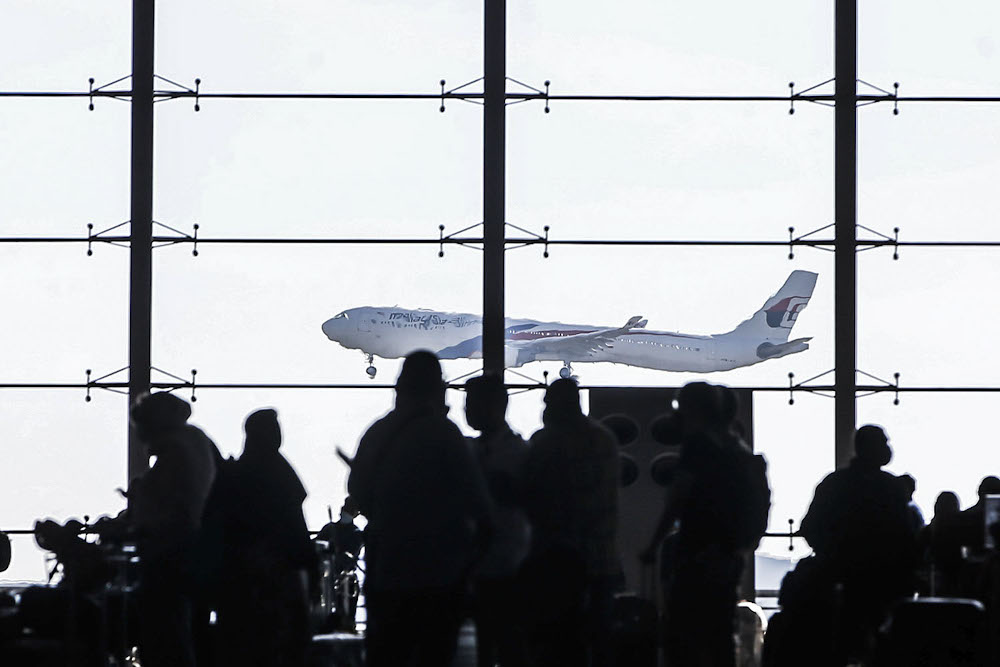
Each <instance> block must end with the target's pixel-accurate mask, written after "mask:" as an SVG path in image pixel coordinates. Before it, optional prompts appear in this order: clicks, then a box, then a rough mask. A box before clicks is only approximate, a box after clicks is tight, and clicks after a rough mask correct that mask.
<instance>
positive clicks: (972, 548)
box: [958, 475, 1000, 559]
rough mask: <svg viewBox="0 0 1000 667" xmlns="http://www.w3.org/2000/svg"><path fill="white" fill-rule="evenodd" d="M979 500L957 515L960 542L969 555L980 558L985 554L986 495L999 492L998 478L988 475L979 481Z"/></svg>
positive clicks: (999, 481) (999, 482) (999, 479)
mask: <svg viewBox="0 0 1000 667" xmlns="http://www.w3.org/2000/svg"><path fill="white" fill-rule="evenodd" d="M977 494H978V496H979V500H978V501H977V502H976V504H975V505H973V506H972V507H970V508H969V509H967V510H965V511H963V512H962V513H961V515H960V516H959V519H958V521H959V524H960V525H961V539H962V544H963V545H964V546H965V547H967V548H968V551H969V556H970V557H971V558H973V559H982V558H984V557H985V556H986V550H985V547H984V542H985V540H986V496H989V495H995V494H1000V478H997V477H994V476H993V475H989V476H988V477H984V478H983V481H982V482H980V483H979V489H978V490H977Z"/></svg>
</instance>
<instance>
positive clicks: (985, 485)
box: [979, 475, 1000, 500]
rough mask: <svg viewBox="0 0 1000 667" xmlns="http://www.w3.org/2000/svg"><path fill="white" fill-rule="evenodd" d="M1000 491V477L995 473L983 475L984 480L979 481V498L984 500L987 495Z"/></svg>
mask: <svg viewBox="0 0 1000 667" xmlns="http://www.w3.org/2000/svg"><path fill="white" fill-rule="evenodd" d="M998 493H1000V479H997V478H996V477H994V476H993V475H990V476H988V477H983V481H981V482H980V483H979V499H980V500H982V499H983V498H985V497H986V496H992V495H996V494H998Z"/></svg>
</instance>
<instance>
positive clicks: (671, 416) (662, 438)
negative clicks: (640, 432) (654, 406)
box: [649, 412, 681, 447]
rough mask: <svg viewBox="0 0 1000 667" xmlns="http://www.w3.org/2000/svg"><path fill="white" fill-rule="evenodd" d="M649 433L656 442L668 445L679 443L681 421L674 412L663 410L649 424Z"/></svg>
mask: <svg viewBox="0 0 1000 667" xmlns="http://www.w3.org/2000/svg"><path fill="white" fill-rule="evenodd" d="M649 435H650V437H652V438H653V440H655V441H656V442H658V443H660V444H661V445H666V446H668V447H670V446H672V445H679V444H681V421H680V416H679V415H678V414H677V413H676V412H665V413H664V414H662V415H659V416H658V417H656V418H654V419H653V421H652V422H651V423H650V425H649Z"/></svg>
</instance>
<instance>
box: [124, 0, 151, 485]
mask: <svg viewBox="0 0 1000 667" xmlns="http://www.w3.org/2000/svg"><path fill="white" fill-rule="evenodd" d="M154 19H155V0H132V91H133V94H132V100H131V105H132V167H131V174H132V204H131V216H130V220H131V223H132V224H131V228H130V234H129V260H130V261H129V346H128V347H129V353H128V356H129V382H128V397H129V406H131V405H132V403H133V402H134V401H135V400H136V398H138V397H139V396H140V395H142V394H144V393H146V392H148V391H149V381H150V368H151V366H152V359H151V350H150V341H151V334H152V294H153V53H154V52H153V38H154V35H155V30H154ZM148 467H149V455H148V452H147V451H146V446H145V445H144V444H143V443H142V442H141V441H140V440H139V438H138V435H137V434H136V432H135V429H134V428H132V427H131V425H130V427H129V435H128V479H129V480H130V481H131V480H132V479H134V478H135V477H136V476H137V475H139V474H141V473H142V472H143V471H145V470H146V469H147V468H148Z"/></svg>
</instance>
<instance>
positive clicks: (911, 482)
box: [896, 474, 917, 500]
mask: <svg viewBox="0 0 1000 667" xmlns="http://www.w3.org/2000/svg"><path fill="white" fill-rule="evenodd" d="M896 479H898V480H899V486H900V488H901V489H903V494H904V495H905V496H906V498H907V500H913V492H914V491H916V490H917V480H915V479H913V475H909V474H904V475H900V476H899V477H897V478H896Z"/></svg>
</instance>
